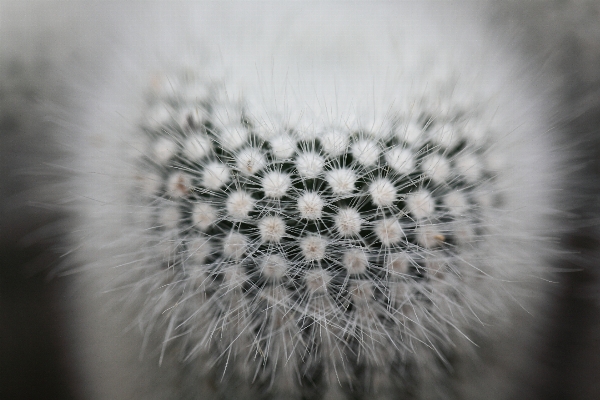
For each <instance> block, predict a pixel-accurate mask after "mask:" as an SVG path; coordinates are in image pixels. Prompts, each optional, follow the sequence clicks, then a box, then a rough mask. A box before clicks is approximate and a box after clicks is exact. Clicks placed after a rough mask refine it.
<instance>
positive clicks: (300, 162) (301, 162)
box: [296, 152, 325, 178]
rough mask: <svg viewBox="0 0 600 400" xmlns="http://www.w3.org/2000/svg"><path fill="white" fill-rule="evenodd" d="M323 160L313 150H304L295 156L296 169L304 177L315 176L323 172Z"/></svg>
mask: <svg viewBox="0 0 600 400" xmlns="http://www.w3.org/2000/svg"><path fill="white" fill-rule="evenodd" d="M324 165H325V160H324V159H323V157H321V156H320V155H318V154H317V153H314V152H304V153H300V154H298V156H297V157H296V169H297V170H298V173H299V174H300V175H302V176H303V177H304V178H316V177H317V176H319V175H320V174H321V172H323V167H324Z"/></svg>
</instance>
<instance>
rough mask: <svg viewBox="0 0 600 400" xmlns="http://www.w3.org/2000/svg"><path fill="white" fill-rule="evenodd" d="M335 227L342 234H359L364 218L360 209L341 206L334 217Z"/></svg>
mask: <svg viewBox="0 0 600 400" xmlns="http://www.w3.org/2000/svg"><path fill="white" fill-rule="evenodd" d="M334 222H335V227H336V229H337V231H338V233H339V234H340V235H341V236H344V237H346V236H357V235H358V234H359V233H360V229H361V227H362V222H363V220H362V219H361V217H360V214H359V212H358V211H356V210H355V209H353V208H341V209H340V210H339V211H338V212H337V214H336V216H335V219H334Z"/></svg>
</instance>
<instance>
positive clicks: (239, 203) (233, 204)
mask: <svg viewBox="0 0 600 400" xmlns="http://www.w3.org/2000/svg"><path fill="white" fill-rule="evenodd" d="M254 203H255V201H254V199H253V198H252V196H250V194H249V193H248V192H245V191H243V190H240V191H236V192H232V193H231V194H230V195H229V197H227V201H226V202H225V206H226V208H227V213H228V214H229V215H231V216H232V217H233V218H235V219H238V220H244V219H247V218H248V214H250V211H252V209H253V208H254Z"/></svg>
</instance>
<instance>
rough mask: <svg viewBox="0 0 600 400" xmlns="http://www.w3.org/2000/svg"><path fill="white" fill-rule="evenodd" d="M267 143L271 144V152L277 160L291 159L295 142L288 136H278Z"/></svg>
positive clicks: (294, 150) (294, 149)
mask: <svg viewBox="0 0 600 400" xmlns="http://www.w3.org/2000/svg"><path fill="white" fill-rule="evenodd" d="M269 143H270V144H271V152H272V153H273V155H274V156H275V158H278V159H281V160H283V159H287V158H291V157H292V156H293V155H294V153H295V152H296V141H295V140H294V138H292V137H291V136H290V135H286V134H284V135H279V136H275V137H274V138H272V139H271V140H270V141H269Z"/></svg>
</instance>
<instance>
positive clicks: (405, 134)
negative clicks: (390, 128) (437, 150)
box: [396, 121, 422, 144]
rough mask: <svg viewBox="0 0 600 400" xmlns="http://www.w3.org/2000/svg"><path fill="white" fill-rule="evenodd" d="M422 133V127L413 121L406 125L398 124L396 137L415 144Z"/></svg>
mask: <svg viewBox="0 0 600 400" xmlns="http://www.w3.org/2000/svg"><path fill="white" fill-rule="evenodd" d="M421 135H422V129H421V128H420V127H419V126H418V125H417V124H416V123H415V122H413V121H410V122H409V123H408V124H406V125H398V126H397V127H396V137H398V139H400V140H401V141H403V142H405V143H408V144H414V143H416V142H417V141H418V140H419V138H420V137H421Z"/></svg>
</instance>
